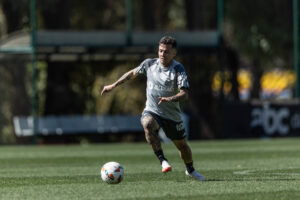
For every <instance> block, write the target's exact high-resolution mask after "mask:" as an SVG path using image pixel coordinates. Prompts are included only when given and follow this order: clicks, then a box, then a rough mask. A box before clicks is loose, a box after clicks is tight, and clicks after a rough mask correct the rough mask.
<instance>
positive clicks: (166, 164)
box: [161, 160, 172, 173]
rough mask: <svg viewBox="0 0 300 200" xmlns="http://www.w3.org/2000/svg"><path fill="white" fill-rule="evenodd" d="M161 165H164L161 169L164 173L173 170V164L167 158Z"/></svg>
mask: <svg viewBox="0 0 300 200" xmlns="http://www.w3.org/2000/svg"><path fill="white" fill-rule="evenodd" d="M161 167H162V170H161V171H162V173H167V172H170V171H172V167H171V165H170V164H169V163H168V161H166V160H164V161H162V163H161Z"/></svg>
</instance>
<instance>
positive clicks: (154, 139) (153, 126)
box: [142, 115, 161, 151]
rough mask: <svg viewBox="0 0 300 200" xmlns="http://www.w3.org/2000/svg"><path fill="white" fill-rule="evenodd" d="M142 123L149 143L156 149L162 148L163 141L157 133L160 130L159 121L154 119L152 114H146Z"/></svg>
mask: <svg viewBox="0 0 300 200" xmlns="http://www.w3.org/2000/svg"><path fill="white" fill-rule="evenodd" d="M142 125H143V128H144V131H145V137H146V140H147V142H148V144H150V145H151V147H152V149H153V150H154V151H159V150H161V143H160V139H159V137H158V134H157V133H158V130H159V125H158V123H157V121H156V120H155V119H153V117H152V116H150V115H146V116H145V117H143V119H142Z"/></svg>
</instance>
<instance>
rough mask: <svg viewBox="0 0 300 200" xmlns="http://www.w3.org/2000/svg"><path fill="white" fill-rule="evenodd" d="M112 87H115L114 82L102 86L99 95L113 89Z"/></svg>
mask: <svg viewBox="0 0 300 200" xmlns="http://www.w3.org/2000/svg"><path fill="white" fill-rule="evenodd" d="M114 87H115V85H114V84H111V85H106V86H104V87H103V89H102V92H101V96H102V95H103V94H104V93H106V92H110V91H112V89H114Z"/></svg>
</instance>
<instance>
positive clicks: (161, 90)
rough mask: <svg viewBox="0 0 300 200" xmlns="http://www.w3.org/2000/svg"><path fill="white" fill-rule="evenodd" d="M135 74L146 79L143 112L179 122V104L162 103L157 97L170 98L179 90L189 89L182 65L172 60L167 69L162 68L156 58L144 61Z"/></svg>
mask: <svg viewBox="0 0 300 200" xmlns="http://www.w3.org/2000/svg"><path fill="white" fill-rule="evenodd" d="M135 70H136V73H137V74H144V75H146V77H147V89H146V90H147V101H146V107H145V109H144V110H147V111H151V112H154V113H156V114H157V115H159V116H161V117H163V118H166V119H170V120H173V121H176V122H179V121H182V120H181V114H180V113H181V110H180V106H179V102H162V103H161V104H160V105H158V102H159V99H158V97H170V96H174V95H176V94H177V93H178V92H179V89H181V88H186V89H188V88H189V83H188V80H187V75H186V72H185V69H184V67H183V65H182V64H180V63H179V62H177V61H175V60H173V61H172V64H171V65H170V66H169V67H163V66H162V65H161V63H160V61H159V59H158V58H154V59H146V60H144V61H143V62H142V63H141V64H140V66H138V67H137V68H136V69H135Z"/></svg>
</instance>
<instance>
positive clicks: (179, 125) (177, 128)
mask: <svg viewBox="0 0 300 200" xmlns="http://www.w3.org/2000/svg"><path fill="white" fill-rule="evenodd" d="M176 130H177V131H182V130H184V127H183V124H182V123H179V124H176Z"/></svg>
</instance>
